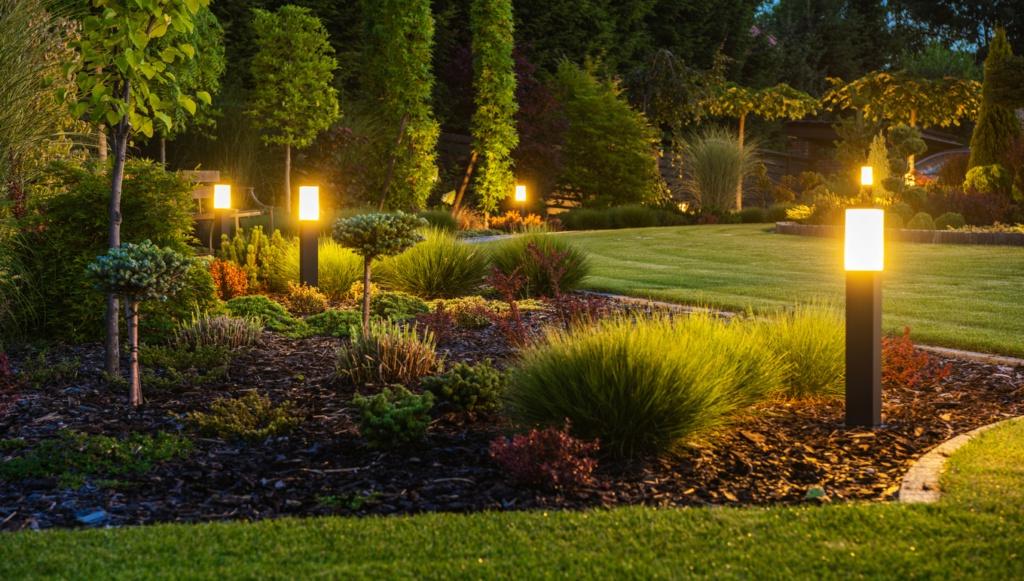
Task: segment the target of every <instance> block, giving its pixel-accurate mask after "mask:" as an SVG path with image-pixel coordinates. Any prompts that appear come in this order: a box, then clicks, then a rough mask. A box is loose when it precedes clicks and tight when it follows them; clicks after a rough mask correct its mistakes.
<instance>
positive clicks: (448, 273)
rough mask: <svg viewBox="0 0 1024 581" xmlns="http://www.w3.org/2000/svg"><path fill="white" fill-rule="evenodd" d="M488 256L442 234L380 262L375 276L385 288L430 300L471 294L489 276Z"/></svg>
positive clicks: (436, 232)
mask: <svg viewBox="0 0 1024 581" xmlns="http://www.w3.org/2000/svg"><path fill="white" fill-rule="evenodd" d="M487 266H488V260H487V253H486V250H485V249H484V248H483V247H482V246H481V245H479V244H467V243H466V242H463V241H461V240H459V239H458V238H456V237H455V236H454V235H452V234H450V233H448V232H444V231H441V230H430V231H429V232H427V235H426V239H425V240H424V241H423V242H421V243H420V244H417V245H416V246H413V247H412V248H410V249H409V250H406V251H405V252H403V253H401V254H399V255H397V256H392V257H390V258H387V259H385V260H383V261H381V262H380V264H379V266H377V268H376V270H375V273H376V275H377V279H378V280H379V281H380V282H381V284H382V285H384V286H386V287H388V288H392V289H395V290H399V291H403V292H407V293H412V294H415V295H417V296H421V297H426V298H439V297H456V296H461V295H466V294H471V293H473V292H475V291H477V290H478V289H479V288H480V286H481V285H483V282H484V278H485V277H486V276H487Z"/></svg>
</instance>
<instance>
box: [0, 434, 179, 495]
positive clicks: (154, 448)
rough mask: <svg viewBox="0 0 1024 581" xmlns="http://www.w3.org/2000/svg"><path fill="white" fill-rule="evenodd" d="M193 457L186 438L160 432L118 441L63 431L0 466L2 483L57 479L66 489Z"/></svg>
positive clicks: (0, 463) (135, 473)
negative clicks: (97, 478) (29, 479)
mask: <svg viewBox="0 0 1024 581" xmlns="http://www.w3.org/2000/svg"><path fill="white" fill-rule="evenodd" d="M191 453H192V443H191V442H190V441H188V440H187V439H185V438H182V437H180V436H175V435H172V434H167V433H165V432H157V433H156V434H154V435H152V436H150V435H147V434H132V435H130V436H128V437H126V438H123V439H118V438H112V437H109V436H102V435H95V436H93V435H87V434H83V433H80V432H72V431H61V432H60V433H58V435H57V437H56V438H51V439H48V440H43V441H41V442H40V443H39V444H38V445H37V446H36V447H35V448H32V449H31V450H28V451H27V452H25V453H24V454H22V455H20V456H18V457H16V458H13V459H11V460H8V461H6V462H0V480H8V481H12V480H23V479H26V478H46V477H52V476H56V477H57V478H58V480H59V482H60V485H61V486H62V487H65V488H75V487H78V486H81V485H82V484H83V483H84V482H85V479H86V478H89V477H95V476H105V477H116V476H128V475H137V474H144V473H146V472H148V471H149V470H150V469H151V468H153V466H154V465H156V464H159V463H161V462H166V461H168V460H173V459H176V458H185V457H187V456H188V455H189V454H191Z"/></svg>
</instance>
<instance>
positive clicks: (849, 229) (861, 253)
mask: <svg viewBox="0 0 1024 581" xmlns="http://www.w3.org/2000/svg"><path fill="white" fill-rule="evenodd" d="M884 228H885V212H884V211H882V210H877V209H849V210H847V211H846V241H845V245H844V250H845V265H846V270H855V271H880V270H882V267H883V264H884V262H885V229H884Z"/></svg>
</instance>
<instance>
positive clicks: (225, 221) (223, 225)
mask: <svg viewBox="0 0 1024 581" xmlns="http://www.w3.org/2000/svg"><path fill="white" fill-rule="evenodd" d="M225 234H227V235H228V236H231V184H215V185H214V186H213V224H212V225H211V226H210V238H211V240H210V249H211V250H220V239H221V236H223V235H225Z"/></svg>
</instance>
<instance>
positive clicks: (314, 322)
mask: <svg viewBox="0 0 1024 581" xmlns="http://www.w3.org/2000/svg"><path fill="white" fill-rule="evenodd" d="M361 322H362V315H360V314H359V311H351V310H341V309H329V310H326V311H324V312H322V313H319V314H317V315H313V316H312V317H307V318H306V325H307V326H308V327H309V331H310V333H312V334H313V335H319V336H321V337H339V338H346V337H349V336H350V335H351V333H352V328H353V327H358V326H359V325H360V323H361Z"/></svg>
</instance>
